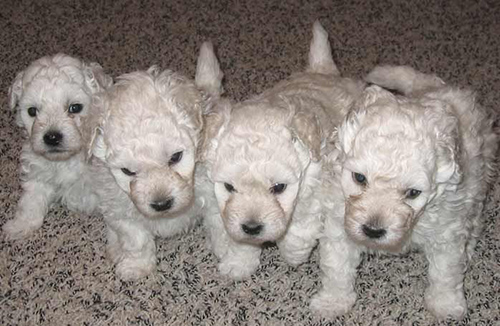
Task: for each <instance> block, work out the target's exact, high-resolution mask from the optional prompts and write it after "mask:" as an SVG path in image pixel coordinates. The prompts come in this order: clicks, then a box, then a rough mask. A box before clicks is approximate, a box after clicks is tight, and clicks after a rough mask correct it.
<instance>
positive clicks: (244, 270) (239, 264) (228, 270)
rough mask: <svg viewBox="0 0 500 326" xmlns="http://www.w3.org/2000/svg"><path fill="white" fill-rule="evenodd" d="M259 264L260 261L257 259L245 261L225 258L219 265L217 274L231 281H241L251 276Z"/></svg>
mask: <svg viewBox="0 0 500 326" xmlns="http://www.w3.org/2000/svg"><path fill="white" fill-rule="evenodd" d="M259 264H260V261H259V260H258V259H257V260H247V261H245V260H242V259H234V258H233V257H227V256H226V257H224V258H222V261H221V262H220V263H219V272H220V273H221V274H222V275H226V276H229V277H230V278H232V279H235V280H241V279H244V278H247V277H249V276H250V275H252V274H253V273H254V272H255V271H256V270H257V268H258V267H259Z"/></svg>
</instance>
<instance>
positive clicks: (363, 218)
mask: <svg viewBox="0 0 500 326" xmlns="http://www.w3.org/2000/svg"><path fill="white" fill-rule="evenodd" d="M367 81H369V82H371V83H374V84H378V85H381V86H383V87H386V88H389V89H394V90H396V91H399V92H401V93H403V94H405V95H406V96H408V97H402V96H395V95H393V94H391V93H390V92H388V91H386V90H384V89H382V88H380V87H378V86H371V87H368V88H367V89H366V91H365V93H364V96H363V98H362V100H361V101H360V102H359V105H358V106H357V109H356V110H353V111H352V112H350V113H349V114H348V116H347V117H346V119H345V121H344V123H343V124H342V125H341V126H340V128H339V130H338V143H337V145H338V146H337V147H338V150H339V152H334V153H332V154H331V157H330V158H329V162H328V163H325V168H326V169H328V170H329V173H328V175H329V176H328V177H327V178H325V180H324V181H325V182H324V185H323V186H324V190H325V195H324V197H325V207H326V208H327V211H326V215H327V217H326V221H325V236H324V238H322V239H321V241H320V255H321V269H322V271H323V273H324V277H323V288H322V290H321V291H320V292H319V293H318V294H317V295H316V296H315V297H314V299H313V300H312V303H311V307H312V309H313V310H316V311H318V312H319V313H321V314H322V315H325V316H334V315H339V314H342V313H345V312H347V311H348V310H349V309H350V308H351V307H352V305H353V304H354V302H355V300H356V293H355V291H354V282H355V278H356V267H357V266H358V264H359V263H360V260H361V253H362V252H363V251H366V250H374V251H382V252H392V253H397V252H403V251H406V250H407V249H408V248H409V247H411V246H413V245H416V246H418V247H420V248H421V249H423V251H424V252H425V255H426V257H427V259H428V261H429V287H428V288H427V290H426V293H425V302H426V305H427V307H428V309H429V310H430V311H431V312H432V313H433V314H434V315H435V316H436V317H438V318H440V319H442V318H446V317H448V316H450V317H453V318H457V319H458V318H461V317H463V316H464V314H465V312H466V309H467V305H466V301H465V297H464V292H463V278H464V272H465V269H466V263H467V260H468V257H470V256H471V254H472V253H473V249H474V245H475V243H476V239H477V237H478V235H479V232H480V229H481V228H480V226H481V214H482V209H483V202H484V200H485V197H486V192H487V190H488V184H489V182H490V181H491V176H492V172H493V164H494V162H493V161H494V156H495V153H496V149H497V136H496V134H495V133H494V131H493V130H492V122H493V121H492V119H491V118H490V117H489V116H488V114H487V113H486V111H485V110H484V109H483V108H482V107H481V106H480V105H479V104H478V103H477V102H476V99H475V96H474V93H472V92H471V91H467V90H461V89H457V88H453V87H449V86H447V85H445V84H444V83H443V82H442V81H441V80H440V79H439V78H437V77H435V76H430V75H424V74H422V73H419V72H417V71H415V70H413V69H412V68H409V67H391V66H385V67H377V68H375V69H374V70H373V71H372V72H371V73H370V74H369V75H368V77H367ZM327 196H329V197H327ZM339 199H341V200H339ZM344 200H345V201H344ZM344 204H345V206H344ZM344 207H345V215H344Z"/></svg>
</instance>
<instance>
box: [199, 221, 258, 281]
mask: <svg viewBox="0 0 500 326" xmlns="http://www.w3.org/2000/svg"><path fill="white" fill-rule="evenodd" d="M205 228H206V229H207V231H208V232H209V238H210V247H211V248H212V251H213V253H214V254H215V255H216V256H217V258H219V259H220V263H219V271H220V273H221V274H223V275H227V276H229V277H231V278H233V279H237V280H239V279H243V278H246V277H248V276H250V275H252V274H253V273H254V272H255V270H257V268H258V267H259V264H260V253H261V251H262V249H261V248H260V247H259V246H253V245H249V244H242V243H238V242H235V241H234V240H233V239H231V237H230V236H229V234H228V233H227V231H226V229H225V228H224V224H223V222H222V218H221V216H220V214H219V213H218V211H211V212H209V213H208V214H207V215H206V220H205Z"/></svg>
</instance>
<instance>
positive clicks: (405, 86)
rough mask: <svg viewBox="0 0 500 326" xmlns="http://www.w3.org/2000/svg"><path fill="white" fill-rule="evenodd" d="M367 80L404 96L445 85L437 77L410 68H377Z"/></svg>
mask: <svg viewBox="0 0 500 326" xmlns="http://www.w3.org/2000/svg"><path fill="white" fill-rule="evenodd" d="M365 80H366V81H367V82H369V83H372V84H375V85H378V86H382V87H384V88H388V89H391V90H395V91H397V92H400V93H402V94H404V95H414V94H416V93H423V92H427V91H430V90H434V89H437V88H441V87H443V86H444V85H445V82H444V81H443V80H442V79H441V78H439V77H437V76H436V75H428V74H424V73H421V72H419V71H417V70H415V69H413V68H412V67H409V66H377V67H375V68H374V69H373V70H372V71H371V72H370V73H369V74H368V76H366V78H365Z"/></svg>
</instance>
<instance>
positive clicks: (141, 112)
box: [93, 67, 206, 280]
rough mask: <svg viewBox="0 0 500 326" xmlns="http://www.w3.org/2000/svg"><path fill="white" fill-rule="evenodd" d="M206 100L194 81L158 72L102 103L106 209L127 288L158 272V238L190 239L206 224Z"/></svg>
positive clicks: (99, 148) (98, 153) (133, 78)
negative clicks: (201, 143)
mask: <svg viewBox="0 0 500 326" xmlns="http://www.w3.org/2000/svg"><path fill="white" fill-rule="evenodd" d="M205 100H206V99H205V97H204V96H203V94H202V92H200V91H199V90H198V89H197V88H196V87H195V85H194V83H193V82H192V81H190V80H189V79H187V78H185V77H183V76H181V75H180V74H177V73H175V72H172V71H170V70H165V71H162V72H161V71H159V69H158V68H156V67H151V68H150V69H149V70H147V71H137V72H133V73H129V74H125V75H122V76H120V77H118V78H117V81H116V83H115V85H114V86H113V87H112V88H111V89H110V90H109V91H108V92H106V93H105V94H103V96H101V97H99V98H98V99H97V102H98V104H97V105H98V106H100V107H101V108H102V112H103V114H104V116H103V117H102V119H101V123H100V124H101V128H100V129H98V130H97V134H96V138H95V142H94V145H93V155H94V156H95V157H96V159H95V160H94V164H95V165H96V175H97V179H98V180H99V187H98V188H99V194H100V196H101V206H100V208H101V210H102V212H103V214H104V219H105V221H106V224H107V227H108V229H107V240H108V243H107V249H108V254H109V256H110V258H111V259H112V260H113V262H114V263H115V264H116V265H117V266H116V273H117V275H118V276H119V277H120V278H122V279H124V280H133V279H138V278H141V277H144V276H146V275H148V274H150V273H151V272H152V271H153V270H154V268H155V267H156V247H155V241H154V238H155V236H160V237H171V236H173V235H176V234H179V233H182V232H185V231H187V230H189V229H191V228H192V227H193V226H194V225H195V224H196V222H197V221H198V220H199V217H200V216H201V209H202V207H203V205H204V203H205V200H204V198H203V196H201V195H198V194H196V191H197V190H196V188H197V185H196V183H198V182H199V180H202V179H203V177H204V176H205V175H206V174H205V173H201V172H195V158H196V153H197V146H198V140H199V138H200V132H201V130H202V127H203V121H202V110H203V107H204V104H205ZM195 174H196V177H195ZM198 175H199V176H198ZM200 182H201V181H200Z"/></svg>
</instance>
